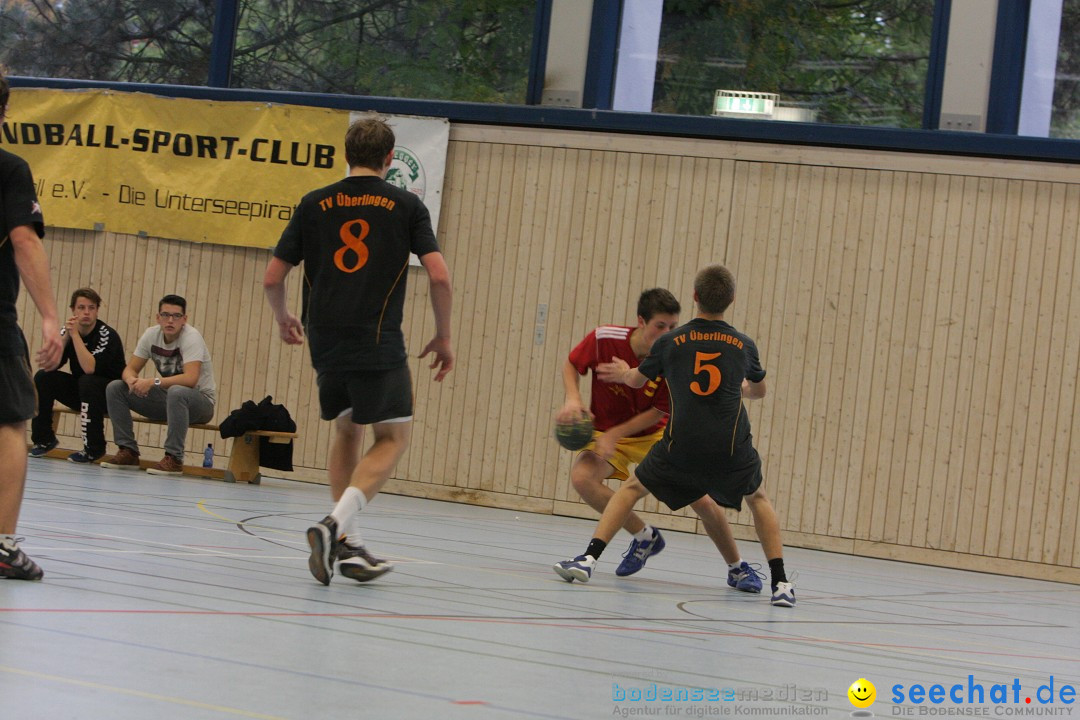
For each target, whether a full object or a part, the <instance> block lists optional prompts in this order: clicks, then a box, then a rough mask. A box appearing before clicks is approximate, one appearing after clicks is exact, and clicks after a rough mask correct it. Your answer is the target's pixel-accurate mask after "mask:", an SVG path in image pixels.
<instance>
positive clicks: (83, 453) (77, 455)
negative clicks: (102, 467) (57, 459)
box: [67, 449, 105, 465]
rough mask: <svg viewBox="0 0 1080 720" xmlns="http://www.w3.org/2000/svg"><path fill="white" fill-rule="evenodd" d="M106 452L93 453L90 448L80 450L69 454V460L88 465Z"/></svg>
mask: <svg viewBox="0 0 1080 720" xmlns="http://www.w3.org/2000/svg"><path fill="white" fill-rule="evenodd" d="M104 454H105V453H104V452H99V453H98V454H96V455H95V454H93V453H91V452H90V451H89V450H85V449H83V450H79V451H78V452H73V453H71V454H70V455H68V458H67V459H68V462H73V463H78V464H79V465H86V464H89V463H92V462H96V461H97V459H98V458H100V457H101V456H102V455H104Z"/></svg>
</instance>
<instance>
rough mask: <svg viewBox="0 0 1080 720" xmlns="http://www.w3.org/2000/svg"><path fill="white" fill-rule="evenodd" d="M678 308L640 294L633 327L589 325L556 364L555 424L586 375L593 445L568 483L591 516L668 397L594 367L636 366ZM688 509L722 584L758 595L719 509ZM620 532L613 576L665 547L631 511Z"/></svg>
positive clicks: (659, 291)
mask: <svg viewBox="0 0 1080 720" xmlns="http://www.w3.org/2000/svg"><path fill="white" fill-rule="evenodd" d="M679 310H680V307H679V301H678V300H676V299H675V296H674V295H672V294H671V293H670V292H669V291H667V290H665V289H663V288H653V289H652V290H646V291H645V292H643V293H641V296H640V297H639V298H638V306H637V315H638V317H637V326H636V327H635V326H617V325H602V326H600V327H598V328H596V329H595V330H593V331H592V332H590V333H589V334H588V335H586V336H585V339H584V340H582V341H581V342H580V343H578V344H577V346H576V347H575V348H574V349H573V350H571V351H570V356H569V357H568V358H567V360H566V362H565V363H564V364H563V371H562V378H563V386H564V388H565V390H566V399H565V400H564V402H563V406H562V408H561V409H560V410H559V412H558V414H557V415H556V418H555V419H556V421H557V422H570V421H572V420H573V419H574V418H576V417H578V416H579V415H580V414H581V413H584V412H585V407H584V404H583V403H582V400H581V392H580V389H579V386H578V382H579V378H580V377H581V376H582V375H585V374H586V373H588V372H589V371H590V370H592V371H593V375H592V400H591V402H590V409H591V413H590V414H591V415H592V418H593V427H594V433H595V434H594V437H593V441H592V442H591V443H589V444H588V445H586V446H585V448H584V449H583V450H581V452H580V453H579V454H578V456H577V457H576V458H575V459H574V464H573V465H572V466H571V468H570V482H571V483H572V484H573V486H574V489H575V490H577V492H578V494H579V495H580V496H581V498H582V500H584V501H585V502H586V503H588V504H589V506H590V507H591V508H592V509H593V510H596V511H597V512H599V513H603V512H604V508H605V507H607V504H608V500H609V499H610V498H611V496H612V495H613V494H614V491H613V490H612V489H611V488H609V487H608V486H607V484H606V483H605V482H604V480H605V479H607V478H616V479H619V480H625V479H626V478H627V477H629V475H630V465H631V464H632V463H640V462H641V461H642V460H643V459H644V458H645V455H646V454H647V453H648V452H649V449H650V448H651V447H652V446H653V444H654V443H656V441H658V440H659V439H660V438H661V437H662V436H663V433H664V426H665V425H667V416H668V413H669V412H670V400H669V396H668V390H667V385H666V384H665V383H664V380H663V379H662V378H661V379H660V380H658V381H657V382H648V383H646V384H645V385H644V386H643V387H641V388H636V389H635V388H630V387H627V386H625V385H616V384H613V383H607V382H602V381H601V380H600V379H599V378H598V377H597V376H596V366H597V365H598V364H599V363H607V362H611V361H612V360H613V359H615V358H618V359H621V360H623V361H625V362H626V364H627V365H628V366H629V367H637V366H638V364H639V363H640V362H641V360H642V359H643V358H644V357H645V356H646V355H648V354H649V350H650V349H651V348H652V345H653V343H654V342H655V341H656V339H657V338H658V337H660V336H661V335H663V334H664V333H666V332H668V331H670V330H674V329H675V327H676V326H678V324H679ZM691 507H692V508H693V509H694V512H696V513H697V515H698V517H700V518H701V523H702V525H703V526H704V528H705V532H707V533H708V535H709V537H710V538H711V539H712V541H713V542H714V543H715V544H716V547H717V549H718V550H719V551H720V553H721V555H723V556H724V559H725V560H726V561H727V562H728V571H729V574H728V577H729V582H728V584H729V585H731V586H732V587H735V588H737V589H739V590H744V591H746V592H760V591H761V580H760V578H759V575H758V574H757V573H756V572H755V571H754V569H753V568H751V567H750V566H749V565H748V564H747V563H744V562H743V561H742V559H741V558H740V557H739V549H738V546H737V545H736V544H735V539H734V537H733V536H732V534H731V527H730V525H728V521H727V517H726V516H725V515H724V511H723V510H722V509H721V508H720V506H719V505H717V504H716V502H714V501H713V499H712V498H710V497H708V496H705V497H702V498H700V499H699V500H697V501H695V502H694V503H692V504H691ZM623 528H624V529H625V530H626V531H627V532H628V533H630V534H631V535H633V536H634V539H633V541H632V542H631V543H630V547H629V548H628V549H627V551H626V553H625V554H624V556H623V561H622V563H620V564H619V567H618V568H617V569H616V570H615V574H616V575H619V576H626V575H633V574H634V573H636V572H638V571H639V570H641V568H643V567H644V566H645V561H646V560H647V559H648V558H649V557H650V556H652V555H656V554H657V553H659V552H660V551H661V550H663V549H664V546H665V542H664V538H663V536H662V535H661V534H660V532H659V531H658V530H656V529H655V528H653V527H652V526H650V525H648V524H646V523H645V521H643V520H642V519H641V518H640V517H639V516H638V515H637V514H636V513H634V512H631V513H630V515H629V516H628V517H627V519H626V523H625V524H624V525H623ZM744 566H745V567H744ZM732 580H734V582H732Z"/></svg>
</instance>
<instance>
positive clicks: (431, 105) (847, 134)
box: [8, 76, 1080, 163]
mask: <svg viewBox="0 0 1080 720" xmlns="http://www.w3.org/2000/svg"><path fill="white" fill-rule="evenodd" d="M8 80H9V82H10V83H11V86H12V87H14V88H20V87H43V88H58V89H64V90H76V89H87V88H103V89H109V90H115V91H117V92H143V93H149V94H152V95H160V96H164V97H186V98H193V99H197V100H218V101H226V102H227V101H245V102H261V103H268V102H272V103H283V104H288V105H306V106H312V107H325V108H334V109H340V110H375V111H377V112H381V113H387V114H391V115H423V116H427V117H441V118H447V119H448V120H450V121H451V122H459V123H470V124H478V125H508V126H519V127H535V128H544V129H568V130H586V131H590V132H601V133H632V134H638V135H653V136H671V137H687V138H698V139H700V140H701V141H702V142H708V141H710V140H741V141H748V142H769V143H782V144H786V145H820V146H827V147H843V148H859V149H866V150H892V151H900V152H904V151H907V152H930V153H941V154H948V155H972V156H979V157H994V158H1012V159H1018V160H1045V161H1055V162H1069V163H1080V140H1061V139H1047V138H1035V137H1025V136H1017V135H990V134H985V133H965V132H946V131H937V130H899V129H894V128H881V127H858V126H853V125H825V124H819V123H789V122H773V121H768V120H734V119H730V118H719V117H711V116H705V117H703V116H689V115H667V114H662V113H630V112H617V111H611V110H587V109H584V110H583V109H577V108H557V107H546V106H539V107H529V106H525V105H488V104H483V103H464V102H452V101H449V100H409V99H402V98H385V97H371V96H362V95H329V94H322V93H292V92H275V91H269V90H246V89H245V90H241V89H231V88H210V87H198V86H191V85H153V84H149V83H121V82H101V81H95V80H61V79H54V78H31V77H17V76H13V77H9V78H8Z"/></svg>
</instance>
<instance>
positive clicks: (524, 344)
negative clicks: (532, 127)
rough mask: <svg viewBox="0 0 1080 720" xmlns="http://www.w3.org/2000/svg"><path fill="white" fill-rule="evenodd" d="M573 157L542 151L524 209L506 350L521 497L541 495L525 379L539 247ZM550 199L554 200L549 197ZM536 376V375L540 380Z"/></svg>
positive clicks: (533, 357)
mask: <svg viewBox="0 0 1080 720" xmlns="http://www.w3.org/2000/svg"><path fill="white" fill-rule="evenodd" d="M576 156H577V151H576V150H566V149H561V148H560V149H556V150H554V151H549V150H546V149H545V151H544V153H543V156H542V158H541V164H540V182H539V184H538V191H537V193H536V197H535V203H534V204H533V206H532V207H531V208H530V210H531V212H530V219H531V228H530V232H529V239H528V240H527V241H526V244H525V247H524V248H523V250H524V252H523V253H522V254H521V256H520V259H519V263H518V267H517V272H516V279H517V285H518V294H517V297H516V300H517V303H518V308H517V333H516V334H515V340H516V343H515V346H513V347H512V349H511V352H512V353H514V356H515V357H516V358H518V362H517V368H516V369H517V372H516V374H515V378H514V384H515V393H514V407H515V410H514V413H513V434H512V438H513V439H512V440H511V442H512V443H513V445H514V447H515V448H517V466H518V467H517V472H519V473H521V476H522V479H523V481H525V482H527V483H528V491H527V493H526V494H527V495H528V496H530V497H544V495H543V492H544V480H545V478H543V477H541V476H540V474H538V473H536V472H535V471H534V467H533V457H534V455H535V453H536V451H537V441H538V439H539V438H537V437H536V435H535V433H534V431H535V428H536V425H535V420H534V417H533V414H534V413H535V412H536V399H535V393H534V392H533V390H532V388H530V380H531V378H533V377H538V375H537V373H538V372H542V368H543V363H542V362H540V360H539V358H538V357H537V354H538V353H537V351H536V347H537V346H536V344H535V342H536V341H535V336H534V331H535V329H536V325H535V320H536V306H537V303H538V298H539V294H540V273H541V265H542V264H543V262H544V256H545V249H544V244H545V243H546V242H547V240H548V239H549V238H550V237H551V235H549V233H551V232H552V229H553V228H554V227H556V226H557V225H558V221H557V218H553V215H555V214H556V213H558V211H559V208H558V205H557V202H558V198H559V193H560V192H561V191H562V190H563V189H564V187H565V186H566V184H567V182H568V181H569V179H568V177H567V175H568V173H570V172H571V171H569V170H568V169H567V168H568V167H571V166H572V165H573V164H574V162H575V160H576ZM553 195H554V197H553ZM540 377H542V376H540Z"/></svg>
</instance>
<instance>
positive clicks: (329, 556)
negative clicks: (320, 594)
mask: <svg viewBox="0 0 1080 720" xmlns="http://www.w3.org/2000/svg"><path fill="white" fill-rule="evenodd" d="M337 538H338V529H337V520H335V519H334V518H333V517H331V516H330V515H327V516H326V517H324V518H323V519H322V520H320V521H319V522H317V523H315V524H314V525H312V526H311V527H309V528H308V531H307V541H308V545H310V546H311V557H309V558H308V570H310V571H311V574H312V575H313V576H315V579H316V580H318V581H319V582H321V583H322V584H323V585H329V584H330V578H332V577H333V576H334V559H335V558H336V557H337V553H338V546H339V544H340V543H339V541H338V539H337Z"/></svg>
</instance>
